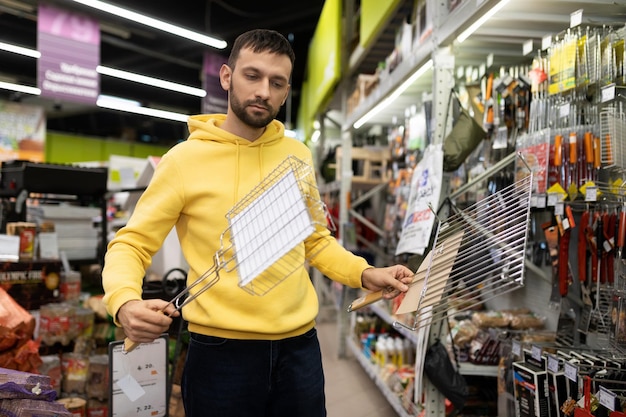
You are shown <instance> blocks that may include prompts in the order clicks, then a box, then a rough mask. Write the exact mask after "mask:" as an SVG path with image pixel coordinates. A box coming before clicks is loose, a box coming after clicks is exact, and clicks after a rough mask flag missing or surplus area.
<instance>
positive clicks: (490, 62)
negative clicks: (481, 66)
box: [487, 54, 493, 68]
mask: <svg viewBox="0 0 626 417" xmlns="http://www.w3.org/2000/svg"><path fill="white" fill-rule="evenodd" d="M492 65H493V54H489V55H487V68H489V67H491V66H492Z"/></svg>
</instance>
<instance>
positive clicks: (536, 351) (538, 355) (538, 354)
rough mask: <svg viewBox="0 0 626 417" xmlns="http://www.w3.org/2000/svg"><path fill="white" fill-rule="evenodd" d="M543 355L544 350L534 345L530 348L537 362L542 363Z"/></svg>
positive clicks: (531, 354)
mask: <svg viewBox="0 0 626 417" xmlns="http://www.w3.org/2000/svg"><path fill="white" fill-rule="evenodd" d="M542 353H543V349H541V347H539V346H537V345H533V346H532V347H531V348H530V356H531V357H532V358H533V359H534V360H536V361H537V362H541V354H542Z"/></svg>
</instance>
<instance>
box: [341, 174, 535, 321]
mask: <svg viewBox="0 0 626 417" xmlns="http://www.w3.org/2000/svg"><path fill="white" fill-rule="evenodd" d="M531 188H532V174H529V175H527V176H525V177H524V178H522V179H520V180H518V181H517V182H515V183H514V184H512V185H510V186H508V187H506V188H503V189H502V190H500V191H498V192H496V193H494V194H492V195H491V196H489V197H486V198H484V199H482V200H480V201H478V202H476V203H474V204H473V205H471V206H469V207H467V208H465V209H463V210H461V209H459V208H458V207H456V206H455V205H453V204H452V203H450V206H451V208H452V212H453V213H452V214H451V215H450V216H449V217H448V218H447V219H446V220H445V221H440V222H439V223H438V226H437V230H436V233H435V235H436V236H435V241H434V244H433V248H434V249H432V250H431V251H430V252H429V253H428V255H427V256H426V258H425V259H424V261H423V262H422V264H421V265H420V267H419V268H418V270H417V272H416V274H415V276H414V278H413V281H412V283H411V284H410V288H409V291H408V292H407V293H406V294H405V295H404V299H403V301H402V303H401V305H400V307H399V308H398V310H397V311H396V312H395V314H408V313H415V314H414V317H413V318H412V322H409V323H401V322H398V321H396V322H395V323H394V326H403V327H407V328H408V329H410V330H416V329H419V328H421V327H424V326H428V325H430V323H431V322H433V323H434V322H437V321H439V320H441V319H443V318H445V317H446V315H447V313H448V311H450V310H454V311H456V312H458V311H463V310H468V309H471V308H472V307H474V306H476V305H478V304H481V303H483V302H485V301H487V300H489V299H491V298H494V297H497V296H499V295H501V294H504V293H507V292H510V291H513V290H516V289H518V288H520V287H522V286H523V285H524V261H525V247H526V240H527V236H528V224H529V216H530V197H531ZM380 298H382V294H376V295H374V294H370V295H368V296H365V297H362V298H359V299H357V300H355V301H354V302H353V303H352V304H351V306H350V308H349V311H354V310H357V309H359V308H362V307H364V306H366V305H368V304H371V303H372V302H375V301H377V300H378V299H380ZM424 313H427V314H424Z"/></svg>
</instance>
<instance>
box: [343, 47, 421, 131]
mask: <svg viewBox="0 0 626 417" xmlns="http://www.w3.org/2000/svg"><path fill="white" fill-rule="evenodd" d="M431 52H432V46H431V44H430V43H428V42H426V43H424V44H423V45H420V47H419V48H417V50H415V51H413V53H412V54H411V55H410V56H409V57H407V58H406V59H404V60H403V61H402V62H400V64H398V66H397V67H396V68H395V69H394V70H393V72H392V73H391V74H389V76H388V77H387V78H385V79H383V80H380V83H379V85H378V86H377V87H376V88H375V89H374V91H372V93H371V94H370V95H369V96H367V97H365V98H364V99H363V101H361V102H360V103H359V104H358V105H357V106H356V108H355V109H354V110H353V111H352V113H350V114H349V115H348V116H347V117H346V121H345V126H344V130H345V129H349V128H350V127H351V126H352V125H353V124H354V122H356V121H357V120H359V119H360V118H361V117H362V116H364V115H365V114H366V113H367V112H368V111H370V110H371V109H372V108H374V106H375V105H376V104H378V103H379V102H380V101H382V100H383V99H384V98H385V97H387V96H388V95H389V94H391V93H392V92H393V90H395V89H396V88H397V87H399V86H400V85H401V84H402V82H404V81H405V80H406V79H407V78H409V77H410V76H411V74H413V72H415V71H416V70H417V69H418V68H419V67H420V66H422V65H423V64H425V63H426V61H428V57H429V56H430V54H431Z"/></svg>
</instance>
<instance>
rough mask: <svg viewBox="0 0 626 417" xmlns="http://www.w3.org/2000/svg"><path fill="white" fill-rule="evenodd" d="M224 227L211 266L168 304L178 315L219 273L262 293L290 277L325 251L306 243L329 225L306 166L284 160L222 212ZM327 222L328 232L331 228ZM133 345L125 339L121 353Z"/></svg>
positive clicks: (320, 245)
mask: <svg viewBox="0 0 626 417" xmlns="http://www.w3.org/2000/svg"><path fill="white" fill-rule="evenodd" d="M226 218H227V219H228V227H227V228H226V230H224V231H223V232H222V234H221V236H220V249H219V250H218V251H217V253H215V255H214V259H213V265H212V266H211V267H210V268H209V269H207V271H205V272H204V273H203V274H202V275H201V276H200V277H198V278H197V279H196V280H195V281H194V282H192V283H191V284H189V285H188V286H187V287H186V288H185V289H184V290H182V291H181V292H180V293H179V294H178V295H176V296H175V297H174V298H172V300H171V301H170V304H172V305H174V306H175V310H176V311H179V310H180V309H182V308H183V307H184V306H185V305H187V304H188V303H190V302H192V301H193V300H195V299H196V298H197V297H198V296H200V295H201V294H202V293H204V292H205V291H207V290H208V289H210V288H211V287H212V286H214V285H215V284H217V282H218V281H219V279H220V271H226V272H233V271H236V272H237V275H238V278H239V287H240V288H242V289H243V290H245V291H246V292H248V293H250V294H252V295H259V296H261V295H264V294H266V293H267V292H268V291H270V290H271V289H273V288H274V287H276V286H277V285H278V284H280V283H281V282H283V281H284V280H285V279H287V278H288V277H289V276H291V275H292V274H293V273H294V272H295V271H296V270H298V269H299V267H300V266H301V265H302V264H303V263H304V262H305V261H307V260H308V261H310V260H311V259H313V258H314V257H315V256H316V255H317V254H318V253H319V252H320V251H321V250H323V249H324V247H326V246H327V244H328V243H327V242H328V241H327V240H325V239H319V240H317V239H310V240H309V242H310V243H307V247H306V249H305V248H303V247H302V246H301V245H300V244H301V243H302V242H303V241H304V240H305V239H307V238H309V237H311V236H314V235H315V234H319V233H321V231H322V230H325V229H326V227H327V226H328V219H330V216H328V214H327V210H326V207H325V205H324V203H323V202H322V201H321V199H320V196H319V191H318V189H317V186H316V182H315V173H314V171H313V168H312V167H311V165H309V164H306V163H305V162H304V161H302V160H300V159H298V158H296V157H294V156H289V157H287V158H286V159H285V160H284V161H283V162H282V163H280V164H279V165H278V167H276V168H275V169H274V170H273V171H272V172H271V173H270V174H269V175H267V176H266V177H265V178H264V179H263V180H262V181H261V182H260V183H259V184H258V185H257V186H256V187H255V188H254V189H253V190H252V191H250V192H249V193H248V194H246V196H245V197H243V198H242V199H241V200H240V201H239V202H238V203H237V204H235V206H234V207H233V208H232V209H231V210H230V211H229V212H228V213H227V214H226ZM332 227H333V226H332V223H331V228H332ZM135 346H136V344H133V343H132V342H130V341H129V340H128V339H127V341H126V343H125V351H126V352H130V351H131V350H132V349H134V347H135Z"/></svg>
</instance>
